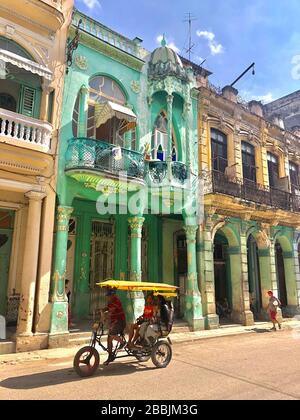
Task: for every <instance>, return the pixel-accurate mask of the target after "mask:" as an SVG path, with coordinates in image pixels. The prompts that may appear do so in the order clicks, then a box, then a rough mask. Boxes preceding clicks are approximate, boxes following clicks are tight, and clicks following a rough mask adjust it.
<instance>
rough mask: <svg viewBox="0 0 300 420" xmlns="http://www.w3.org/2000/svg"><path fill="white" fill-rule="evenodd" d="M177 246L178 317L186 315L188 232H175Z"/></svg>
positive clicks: (175, 244) (176, 312)
mask: <svg viewBox="0 0 300 420" xmlns="http://www.w3.org/2000/svg"><path fill="white" fill-rule="evenodd" d="M174 246H175V271H176V273H175V286H177V287H179V299H175V301H174V306H175V308H174V309H175V315H176V318H180V319H181V318H183V317H184V310H185V306H184V305H185V290H186V279H187V272H188V268H187V264H188V261H187V244H186V234H185V232H184V231H183V230H181V231H179V232H176V233H175V234H174Z"/></svg>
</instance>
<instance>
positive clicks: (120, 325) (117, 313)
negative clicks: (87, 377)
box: [103, 289, 126, 365]
mask: <svg viewBox="0 0 300 420" xmlns="http://www.w3.org/2000/svg"><path fill="white" fill-rule="evenodd" d="M106 296H107V298H108V304H107V307H106V308H104V309H103V312H104V313H106V314H107V316H108V327H109V331H108V337H107V350H108V359H107V360H106V362H104V365H108V364H109V363H111V362H113V361H114V356H113V340H116V341H118V342H119V343H120V345H121V346H120V348H122V347H124V346H125V344H126V341H125V340H124V339H123V338H121V337H120V334H123V333H124V330H125V327H126V318H125V313H124V310H123V307H122V303H121V301H120V299H119V298H118V296H117V295H116V290H115V289H108V290H107V292H106Z"/></svg>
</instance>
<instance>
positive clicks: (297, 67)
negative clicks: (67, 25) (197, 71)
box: [75, 0, 300, 102]
mask: <svg viewBox="0 0 300 420" xmlns="http://www.w3.org/2000/svg"><path fill="white" fill-rule="evenodd" d="M75 6H76V7H77V8H78V9H79V10H81V11H82V12H84V13H86V14H87V15H89V16H91V17H93V18H94V19H96V20H98V21H100V22H102V23H103V24H104V25H106V26H109V27H111V28H113V29H114V30H116V31H117V32H120V33H122V34H123V35H125V36H127V37H129V38H134V37H135V36H139V37H140V38H142V39H143V40H144V42H143V45H144V47H145V48H147V49H149V50H150V51H152V50H153V49H154V48H156V47H157V45H158V39H159V37H160V36H161V35H162V34H163V33H165V34H166V39H167V41H168V44H169V45H170V46H172V47H173V48H175V49H178V50H179V51H180V54H182V55H185V52H184V46H187V44H186V42H187V34H188V28H187V24H186V23H184V22H183V20H184V18H185V14H186V13H188V12H191V13H192V14H193V15H194V16H195V17H196V18H197V20H196V21H194V22H193V33H192V36H193V41H194V43H195V44H196V45H195V48H194V54H193V55H192V60H193V61H195V62H196V63H198V64H200V63H201V60H204V59H206V62H205V64H204V67H206V68H207V69H209V70H210V71H212V72H213V75H212V76H211V77H210V80H211V82H212V83H214V84H215V85H217V86H221V87H223V86H224V85H226V84H231V83H232V82H233V81H234V80H235V79H236V77H237V76H238V75H239V74H240V73H242V72H243V71H244V70H245V69H246V68H247V67H248V66H249V65H250V64H251V63H252V62H255V63H256V75H255V76H252V75H251V72H249V73H248V74H247V75H246V76H244V78H243V79H242V80H241V81H240V82H238V84H237V85H236V86H235V87H236V88H237V89H238V90H239V92H240V94H241V95H242V96H243V97H244V98H245V99H247V100H249V99H252V98H253V99H262V100H263V101H264V102H269V101H270V100H272V99H276V98H278V97H281V96H284V95H286V94H288V93H290V92H293V91H295V90H299V89H300V25H299V16H300V0H213V1H212V0H173V1H172V0H147V1H146V0H128V1H121V0H75Z"/></svg>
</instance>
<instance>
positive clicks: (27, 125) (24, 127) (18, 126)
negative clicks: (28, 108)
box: [0, 108, 52, 152]
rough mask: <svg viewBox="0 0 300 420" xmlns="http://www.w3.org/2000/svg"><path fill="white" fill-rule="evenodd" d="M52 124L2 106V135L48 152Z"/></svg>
mask: <svg viewBox="0 0 300 420" xmlns="http://www.w3.org/2000/svg"><path fill="white" fill-rule="evenodd" d="M51 136H52V125H51V124H50V123H48V122H46V121H40V120H37V119H35V118H31V117H27V116H26V115H22V114H17V113H16V112H12V111H8V110H6V109H2V108H0V137H5V138H7V139H11V140H14V141H15V142H14V144H18V143H16V141H17V142H20V146H22V144H26V145H27V147H28V146H30V147H32V148H33V149H42V150H43V151H45V152H47V151H49V149H50V146H51Z"/></svg>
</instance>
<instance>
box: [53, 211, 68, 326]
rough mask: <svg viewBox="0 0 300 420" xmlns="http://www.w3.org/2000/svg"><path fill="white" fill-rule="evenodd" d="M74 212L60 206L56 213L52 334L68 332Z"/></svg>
mask: <svg viewBox="0 0 300 420" xmlns="http://www.w3.org/2000/svg"><path fill="white" fill-rule="evenodd" d="M72 212H73V207H65V206H59V207H58V208H57V213H56V219H57V229H56V241H55V258H54V265H53V276H52V285H51V286H52V287H51V302H52V314H51V325H50V333H51V334H55V333H66V332H68V300H67V297H66V294H65V276H66V263H67V245H68V234H69V220H70V216H71V214H72Z"/></svg>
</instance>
